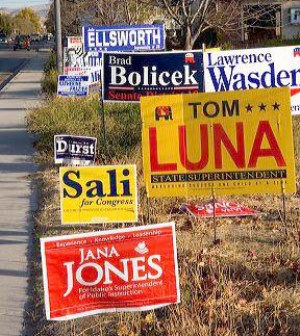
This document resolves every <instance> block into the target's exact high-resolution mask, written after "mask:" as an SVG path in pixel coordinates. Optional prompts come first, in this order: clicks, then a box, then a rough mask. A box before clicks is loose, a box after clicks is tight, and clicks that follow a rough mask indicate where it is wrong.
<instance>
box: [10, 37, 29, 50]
mask: <svg viewBox="0 0 300 336" xmlns="http://www.w3.org/2000/svg"><path fill="white" fill-rule="evenodd" d="M17 49H27V50H28V51H29V50H30V37H29V36H28V35H18V36H17V37H16V38H15V44H14V50H17Z"/></svg>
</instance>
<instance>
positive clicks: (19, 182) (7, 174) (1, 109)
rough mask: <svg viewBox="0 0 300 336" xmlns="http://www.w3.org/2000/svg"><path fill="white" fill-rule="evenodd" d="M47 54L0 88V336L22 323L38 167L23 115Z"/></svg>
mask: <svg viewBox="0 0 300 336" xmlns="http://www.w3.org/2000/svg"><path fill="white" fill-rule="evenodd" d="M46 57H47V54H36V55H34V57H33V58H32V59H31V60H30V62H29V63H28V65H27V66H26V67H25V68H24V69H23V70H22V71H21V72H20V73H19V74H18V75H17V76H16V77H15V78H14V79H13V80H12V81H11V82H10V83H9V84H7V85H6V87H5V88H4V89H3V90H2V91H1V93H0V214H1V216H0V336H6V335H15V336H17V335H18V336H19V335H22V329H23V317H24V314H25V304H26V301H27V286H28V270H27V258H28V249H29V242H30V235H31V232H32V218H31V215H32V213H31V212H32V210H34V209H35V200H34V195H33V191H32V190H31V181H30V177H29V174H30V173H32V172H34V171H35V170H36V167H35V165H34V164H33V163H32V154H33V149H32V143H31V139H30V135H28V134H27V133H26V129H25V122H24V116H25V113H26V109H27V108H29V107H34V106H36V105H37V104H38V103H39V102H40V100H41V99H42V97H41V96H40V80H41V78H42V68H43V62H44V60H45V59H46Z"/></svg>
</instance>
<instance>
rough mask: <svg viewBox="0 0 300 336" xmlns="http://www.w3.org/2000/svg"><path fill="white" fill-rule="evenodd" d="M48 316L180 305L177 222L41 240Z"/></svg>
mask: <svg viewBox="0 0 300 336" xmlns="http://www.w3.org/2000/svg"><path fill="white" fill-rule="evenodd" d="M41 253H42V266H43V280H44V293H45V306H46V317H47V319H48V320H69V319H73V318H77V317H83V316H88V315H94V314H98V313H107V312H122V311H127V312H128V311H144V310H150V309H155V308H160V307H163V306H166V305H169V304H172V303H179V302H180V291H179V278H178V265H177V249H176V236H175V223H173V222H172V223H165V224H153V225H148V226H140V227H134V228H127V229H119V230H111V231H102V232H92V233H82V234H76V235H69V236H60V237H51V238H42V239H41Z"/></svg>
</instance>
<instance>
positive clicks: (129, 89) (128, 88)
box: [108, 86, 134, 91]
mask: <svg viewBox="0 0 300 336" xmlns="http://www.w3.org/2000/svg"><path fill="white" fill-rule="evenodd" d="M108 88H109V89H111V90H120V91H123V90H128V91H132V90H134V88H133V87H129V86H128V87H124V86H123V87H118V86H109V87H108Z"/></svg>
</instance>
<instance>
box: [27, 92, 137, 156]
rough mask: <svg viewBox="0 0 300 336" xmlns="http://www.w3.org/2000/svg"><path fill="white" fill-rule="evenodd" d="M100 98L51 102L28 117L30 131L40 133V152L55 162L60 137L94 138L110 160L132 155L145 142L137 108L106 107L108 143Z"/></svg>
mask: <svg viewBox="0 0 300 336" xmlns="http://www.w3.org/2000/svg"><path fill="white" fill-rule="evenodd" d="M100 111H101V109H100V104H99V97H98V95H93V96H90V97H88V98H60V97H56V98H54V99H49V100H47V101H46V102H45V103H44V104H43V105H42V106H40V107H38V108H36V109H34V110H32V111H30V112H29V113H28V114H27V117H26V121H27V130H28V131H29V132H31V133H37V134H40V138H39V139H38V140H37V142H36V149H37V150H38V151H39V152H40V153H44V156H45V157H48V158H49V160H50V161H51V160H52V158H53V137H54V135H56V134H70V135H81V136H93V137H96V138H97V139H98V149H99V151H100V153H103V154H106V155H107V154H109V156H110V157H123V156H124V155H125V156H126V155H129V154H130V153H131V152H132V151H133V150H134V148H135V146H136V145H138V144H140V141H141V120H140V114H139V110H138V106H137V105H129V104H105V130H106V144H105V143H104V139H103V127H102V115H101V114H100Z"/></svg>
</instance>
